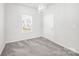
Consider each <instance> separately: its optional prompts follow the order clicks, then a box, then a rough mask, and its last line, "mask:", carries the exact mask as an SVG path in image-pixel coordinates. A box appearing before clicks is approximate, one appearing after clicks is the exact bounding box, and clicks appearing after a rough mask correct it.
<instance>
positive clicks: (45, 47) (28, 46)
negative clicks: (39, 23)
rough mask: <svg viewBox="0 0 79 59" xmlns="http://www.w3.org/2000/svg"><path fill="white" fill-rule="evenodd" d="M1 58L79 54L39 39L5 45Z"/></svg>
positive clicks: (44, 39)
mask: <svg viewBox="0 0 79 59" xmlns="http://www.w3.org/2000/svg"><path fill="white" fill-rule="evenodd" d="M2 56H79V54H77V53H75V52H73V51H71V50H68V49H66V48H64V47H62V46H60V45H58V44H56V43H54V42H51V41H49V40H48V39H46V38H43V37H39V38H33V39H28V40H23V41H18V42H12V43H9V44H6V46H5V48H4V50H3V52H2Z"/></svg>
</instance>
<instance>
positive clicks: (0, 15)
mask: <svg viewBox="0 0 79 59" xmlns="http://www.w3.org/2000/svg"><path fill="white" fill-rule="evenodd" d="M4 38H5V37H4V4H2V3H0V54H1V52H2V50H3V48H4V45H5V40H4Z"/></svg>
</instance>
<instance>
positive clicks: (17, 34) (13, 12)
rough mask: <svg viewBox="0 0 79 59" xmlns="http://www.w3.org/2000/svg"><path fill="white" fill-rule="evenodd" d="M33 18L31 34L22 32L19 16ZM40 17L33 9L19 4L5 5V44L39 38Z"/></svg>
mask: <svg viewBox="0 0 79 59" xmlns="http://www.w3.org/2000/svg"><path fill="white" fill-rule="evenodd" d="M23 14H26V15H31V16H32V17H33V20H32V21H33V25H32V27H33V30H32V32H25V33H23V32H22V27H21V26H22V25H21V24H22V23H21V17H20V16H21V15H23ZM40 22H41V17H40V15H39V14H38V13H37V11H36V10H35V9H32V8H29V7H25V6H22V5H19V4H6V38H7V43H8V42H13V41H20V40H24V39H30V38H35V37H39V36H40V35H41V25H40Z"/></svg>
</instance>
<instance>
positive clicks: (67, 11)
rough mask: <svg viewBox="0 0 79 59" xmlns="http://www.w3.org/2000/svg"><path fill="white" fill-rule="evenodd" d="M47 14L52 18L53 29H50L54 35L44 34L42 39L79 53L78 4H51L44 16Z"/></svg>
mask: <svg viewBox="0 0 79 59" xmlns="http://www.w3.org/2000/svg"><path fill="white" fill-rule="evenodd" d="M48 14H49V15H50V14H52V15H53V16H54V18H53V19H51V20H54V28H50V31H51V33H54V35H50V34H51V33H49V35H46V34H45V33H44V37H46V38H49V39H50V40H51V41H54V42H56V43H58V44H60V45H62V46H64V47H66V48H69V49H72V50H73V51H75V52H79V46H78V45H79V4H68V3H67V4H53V5H52V6H50V7H49V8H48V9H47V10H46V11H45V12H44V16H45V15H48ZM44 19H46V18H44ZM44 23H46V22H44ZM44 26H45V25H44ZM44 28H45V27H44ZM47 28H49V26H48V27H47Z"/></svg>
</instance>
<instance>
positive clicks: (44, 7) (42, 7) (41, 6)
mask: <svg viewBox="0 0 79 59" xmlns="http://www.w3.org/2000/svg"><path fill="white" fill-rule="evenodd" d="M45 9H46V6H45V5H43V4H40V5H38V12H39V13H42V12H43V11H44V10H45Z"/></svg>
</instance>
